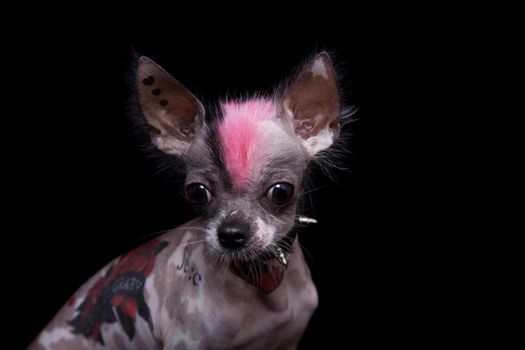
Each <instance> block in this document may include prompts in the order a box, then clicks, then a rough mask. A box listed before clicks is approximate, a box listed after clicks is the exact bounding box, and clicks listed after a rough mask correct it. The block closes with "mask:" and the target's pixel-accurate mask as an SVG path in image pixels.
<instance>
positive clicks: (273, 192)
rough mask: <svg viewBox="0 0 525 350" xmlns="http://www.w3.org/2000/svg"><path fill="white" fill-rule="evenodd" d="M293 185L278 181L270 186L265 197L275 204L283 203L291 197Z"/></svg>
mask: <svg viewBox="0 0 525 350" xmlns="http://www.w3.org/2000/svg"><path fill="white" fill-rule="evenodd" d="M292 196H293V185H291V184H289V183H286V182H279V183H276V184H275V185H273V186H272V187H270V189H269V190H268V193H267V194H266V197H267V198H268V199H269V200H271V201H272V202H274V203H275V204H279V205H283V204H286V203H288V202H289V201H290V199H292Z"/></svg>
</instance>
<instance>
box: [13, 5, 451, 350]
mask: <svg viewBox="0 0 525 350" xmlns="http://www.w3.org/2000/svg"><path fill="white" fill-rule="evenodd" d="M336 12H337V11H336ZM178 16H180V15H178ZM117 17H118V16H117ZM177 18H178V19H180V17H177ZM192 18H193V17H192ZM314 18H317V17H316V16H315V15H314V14H311V18H310V17H304V18H300V19H299V20H297V21H294V22H290V21H287V18H286V16H283V17H281V16H278V15H276V14H274V17H272V16H271V15H269V16H268V17H267V18H266V19H264V20H262V21H256V22H255V23H250V22H251V21H250V20H245V21H242V22H240V21H231V20H221V19H220V18H219V19H218V20H217V21H213V22H207V21H204V20H203V21H198V22H196V23H195V24H194V27H192V26H185V25H181V24H180V23H179V24H176V23H173V22H167V23H164V22H163V23H162V24H160V23H154V24H149V22H148V24H147V25H146V24H145V23H142V22H140V21H136V22H134V21H130V22H128V23H127V24H125V25H124V24H117V22H116V21H115V22H114V23H113V24H109V25H108V23H105V26H104V27H101V26H99V25H98V23H96V21H95V20H93V21H90V22H89V23H88V24H86V25H85V26H83V25H79V24H78V23H74V22H75V21H74V20H71V21H67V22H68V23H67V24H66V23H62V22H61V23H60V25H59V26H58V27H57V29H56V30H55V29H49V28H45V30H44V29H43V28H42V27H38V26H36V27H34V29H32V32H31V36H30V38H29V39H24V40H15V45H14V46H13V47H14V48H13V49H10V51H11V53H10V54H9V55H8V57H7V58H8V60H9V61H10V64H8V65H6V66H5V67H6V72H5V74H6V76H9V78H6V80H5V81H6V83H7V84H10V90H11V92H12V93H13V98H12V99H10V100H8V101H6V105H8V106H9V107H14V108H13V109H12V111H13V112H10V113H9V116H8V117H6V119H7V121H9V122H12V124H13V125H11V123H9V124H7V123H6V124H5V134H6V135H7V136H9V137H8V138H6V140H7V141H8V145H9V146H8V148H6V150H7V151H8V152H7V153H8V154H7V155H6V157H7V158H9V160H10V161H11V162H12V163H11V164H12V166H10V167H9V168H8V169H7V170H6V172H7V174H8V176H9V178H10V180H9V182H7V183H6V185H7V187H8V189H6V192H7V191H8V190H9V192H11V193H13V192H14V195H13V196H8V197H6V198H7V200H8V202H9V211H7V214H8V215H7V216H8V219H12V220H13V222H14V225H13V226H12V228H11V229H10V230H11V232H10V233H9V240H8V242H7V244H6V245H5V248H4V249H6V251H9V252H14V253H15V256H14V257H13V258H10V260H9V261H8V262H7V263H6V264H8V265H6V266H7V267H8V268H7V269H6V270H8V271H7V272H8V278H9V283H8V284H7V286H6V287H4V288H5V289H7V291H8V293H9V294H10V296H9V299H7V300H8V304H9V306H10V307H11V308H12V310H13V312H12V313H11V314H10V319H11V321H12V322H11V323H12V324H13V325H23V327H20V328H18V331H17V334H20V336H17V337H16V339H15V342H16V343H17V346H16V347H23V346H25V345H27V344H28V343H29V342H30V341H31V340H32V339H33V338H34V337H35V336H36V335H37V333H38V332H39V331H40V330H41V329H42V328H43V327H44V326H45V324H46V323H47V322H48V321H49V320H50V319H51V318H52V316H53V315H54V314H55V312H56V311H57V310H58V309H59V308H60V306H61V305H62V304H63V303H64V302H65V301H66V300H67V299H68V298H69V296H70V295H71V294H72V293H73V292H74V291H75V290H76V289H77V288H78V286H80V285H81V284H82V283H83V282H84V281H85V280H86V279H88V278H89V277H90V276H91V275H92V274H94V273H95V272H96V271H97V270H98V269H100V268H101V267H102V266H104V265H105V264H106V263H107V262H108V261H110V260H111V259H113V258H114V257H116V256H118V255H120V254H122V253H124V252H126V251H128V250H129V249H131V248H133V247H135V246H136V245H138V244H140V243H141V242H144V241H146V240H147V239H148V237H150V236H149V235H151V234H153V233H155V232H159V231H162V230H166V229H168V228H170V227H173V226H176V225H179V224H182V223H184V222H185V221H187V220H188V219H190V218H191V217H192V213H191V212H190V211H189V210H188V209H187V206H186V204H185V203H184V201H183V200H182V198H181V197H180V195H179V194H178V191H177V189H176V188H175V187H174V186H173V185H171V184H170V183H169V182H167V181H166V179H165V178H164V177H163V176H157V175H156V167H155V162H154V161H153V160H151V159H147V157H145V155H144V153H143V152H142V151H141V149H140V147H138V146H137V142H136V139H135V138H134V136H133V130H132V129H131V128H130V126H129V121H128V118H127V116H126V99H127V97H128V94H129V89H128V86H127V84H126V79H127V76H128V75H129V70H130V66H131V60H132V56H131V52H132V50H133V49H134V50H137V51H138V52H139V53H142V54H145V55H147V56H150V57H152V58H154V59H155V60H156V61H157V62H158V63H160V64H161V65H162V66H163V67H164V68H166V69H167V70H168V71H169V72H171V73H172V74H173V75H174V76H175V77H176V78H177V79H178V80H179V81H181V82H182V83H184V84H185V85H186V86H187V87H188V88H189V89H190V90H192V91H193V92H195V93H196V94H197V96H199V97H200V98H201V99H203V100H205V101H213V100H214V99H217V98H219V97H224V96H225V95H226V94H227V93H230V94H239V93H243V92H255V91H260V90H263V91H268V89H269V88H271V87H272V86H274V85H275V84H277V83H278V82H279V81H281V80H282V79H283V78H286V77H287V76H288V75H289V74H290V72H291V71H292V70H293V69H295V68H296V67H297V66H298V65H299V64H300V63H302V62H304V60H305V59H306V58H307V57H309V56H310V55H312V54H313V53H315V52H319V51H321V50H323V49H328V50H330V51H331V52H332V53H333V57H334V59H335V63H336V65H337V68H338V70H339V71H340V73H341V79H342V81H341V82H342V86H343V87H344V88H345V91H344V94H345V98H346V100H347V103H348V104H354V105H358V106H359V107H360V110H359V112H358V114H357V115H356V117H357V118H358V121H356V122H355V123H354V124H352V125H351V128H352V129H351V131H352V133H353V136H352V138H351V140H350V142H349V143H348V148H349V149H350V150H351V151H352V154H351V155H349V156H348V164H349V165H350V167H351V169H352V170H351V172H349V173H344V174H339V177H338V181H337V183H336V184H334V183H330V182H329V181H328V180H327V179H326V178H323V177H322V176H320V177H318V178H317V180H316V183H315V185H316V186H315V187H316V188H319V189H318V190H316V191H315V192H314V193H313V209H312V210H310V212H309V213H310V214H312V216H313V217H315V218H317V219H318V220H319V222H320V223H319V225H317V226H315V227H312V228H309V229H307V230H305V231H304V232H302V233H301V234H300V238H301V241H302V242H303V244H304V246H305V248H306V249H307V250H308V252H309V255H310V256H311V258H310V259H309V263H310V266H311V269H312V273H313V278H314V280H315V283H316V285H317V287H318V291H319V296H320V304H319V308H318V310H317V312H316V314H315V315H314V317H313V319H312V321H311V323H310V325H309V327H308V329H307V331H306V333H305V335H304V339H303V341H302V342H301V347H300V348H302V349H309V348H316V346H318V344H324V346H328V347H330V348H335V347H336V344H341V343H343V344H348V345H349V346H354V345H355V346H358V345H362V344H366V345H367V346H370V347H371V346H375V345H385V344H389V345H393V344H397V345H408V344H415V345H421V344H429V343H430V344H436V343H437V342H440V341H442V339H443V336H444V334H450V333H451V332H452V333H453V332H455V331H454V330H453V329H449V328H447V326H446V325H443V324H441V321H440V316H442V315H443V313H446V308H447V302H448V299H447V298H448V297H447V295H448V293H449V292H448V291H447V290H446V288H445V287H443V286H441V285H440V284H439V283H438V282H437V281H439V280H440V278H442V276H441V275H440V274H441V273H442V272H438V271H439V266H437V265H439V264H443V265H444V264H447V263H446V262H445V261H446V259H445V260H440V261H438V262H435V261H434V259H433V257H434V256H435V255H436V252H437V250H438V249H439V248H438V247H439V246H440V245H441V244H442V240H443V239H446V238H443V236H441V235H437V234H436V233H435V232H436V231H437V229H438V226H439V224H438V222H437V221H432V220H426V219H427V215H428V211H430V206H431V204H429V202H428V201H426V200H425V198H428V197H430V196H431V195H432V193H434V192H435V191H436V186H437V185H436V183H428V182H427V181H426V180H425V179H424V177H423V174H424V173H425V172H426V171H428V170H429V169H428V162H427V161H428V158H429V157H430V155H429V152H427V149H426V147H427V146H428V143H429V142H428V137H429V135H430V134H431V132H430V131H429V130H430V129H431V128H432V127H433V125H432V124H433V123H432V122H429V121H430V120H433V118H434V115H435V114H436V113H437V112H436V108H435V106H434V105H433V103H429V100H430V99H431V98H433V92H434V89H435V87H433V86H432V85H433V82H435V81H437V80H438V76H439V75H440V74H441V73H442V72H441V71H440V68H439V67H443V62H445V61H446V59H447V58H446V57H445V55H446V52H443V51H442V50H440V48H439V47H438V46H434V44H435V43H436V40H435V38H434V36H433V34H432V33H431V32H427V33H425V34H421V33H416V32H417V30H422V28H423V26H424V22H425V19H424V18H423V19H421V23H414V24H412V25H408V26H403V25H402V24H401V23H397V21H395V20H392V21H391V22H382V19H378V18H376V19H374V18H372V19H370V20H367V21H364V20H363V21H358V19H359V14H356V13H340V14H339V15H337V17H331V15H330V16H328V15H326V16H324V17H323V18H324V20H323V22H315V21H314ZM296 19H297V18H296ZM174 22H177V21H175V20H174ZM79 27H80V28H79ZM196 28H198V29H196ZM421 37H423V38H424V39H423V40H422V39H421ZM430 62H433V63H430ZM434 62H441V64H438V65H436V64H434ZM436 84H437V83H436Z"/></svg>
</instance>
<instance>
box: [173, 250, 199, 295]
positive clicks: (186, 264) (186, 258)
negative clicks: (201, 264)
mask: <svg viewBox="0 0 525 350" xmlns="http://www.w3.org/2000/svg"><path fill="white" fill-rule="evenodd" d="M175 268H176V269H177V271H182V272H183V273H184V274H186V275H188V281H191V283H192V284H193V285H194V286H198V285H199V283H200V282H201V281H202V276H201V274H200V273H198V272H196V271H195V268H194V267H191V263H190V253H188V249H187V247H185V248H184V251H183V253H182V261H181V262H180V264H179V265H177V266H176V267H175ZM190 270H191V271H190Z"/></svg>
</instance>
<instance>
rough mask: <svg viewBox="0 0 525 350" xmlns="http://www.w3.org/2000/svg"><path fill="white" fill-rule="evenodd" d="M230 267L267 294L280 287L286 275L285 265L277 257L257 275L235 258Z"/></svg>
mask: <svg viewBox="0 0 525 350" xmlns="http://www.w3.org/2000/svg"><path fill="white" fill-rule="evenodd" d="M230 269H231V270H232V271H233V273H235V274H236V275H237V276H239V277H240V278H242V279H243V280H245V281H246V282H248V283H250V284H251V285H254V286H256V287H257V288H259V289H260V290H262V291H263V292H264V293H265V294H270V293H271V292H273V291H274V290H275V289H276V288H277V287H279V285H280V284H281V281H282V279H283V276H284V266H283V265H281V264H280V263H279V262H278V261H277V260H275V259H272V260H270V261H269V262H268V263H267V264H266V268H265V269H264V270H263V271H262V273H260V272H259V273H257V276H255V275H254V274H252V273H250V272H249V269H248V268H247V267H246V266H244V265H243V263H242V262H241V261H240V260H234V261H233V262H232V264H231V265H230Z"/></svg>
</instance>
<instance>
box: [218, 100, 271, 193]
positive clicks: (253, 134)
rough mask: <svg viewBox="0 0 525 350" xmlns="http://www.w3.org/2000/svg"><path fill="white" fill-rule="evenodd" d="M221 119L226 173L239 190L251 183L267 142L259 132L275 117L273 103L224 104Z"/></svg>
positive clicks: (256, 101) (261, 101)
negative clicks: (263, 123)
mask: <svg viewBox="0 0 525 350" xmlns="http://www.w3.org/2000/svg"><path fill="white" fill-rule="evenodd" d="M221 107H222V113H223V116H224V119H223V120H222V121H221V123H220V125H219V139H220V142H221V144H222V147H223V152H224V154H223V155H224V160H225V163H226V169H227V170H228V173H229V174H230V176H231V177H232V180H233V183H234V186H235V187H237V188H239V189H242V188H243V187H245V185H246V184H247V183H248V182H249V181H250V178H251V173H252V170H253V167H254V165H255V164H260V161H261V159H260V157H261V155H262V154H264V152H263V151H264V149H265V148H266V146H267V142H266V140H265V139H264V137H263V135H262V134H261V132H260V130H259V126H260V124H261V123H262V122H264V121H265V120H270V119H272V118H273V117H274V116H275V115H276V110H277V105H276V103H275V102H274V101H273V100H270V99H264V98H255V99H250V100H247V101H246V102H237V101H226V102H223V103H222V104H221Z"/></svg>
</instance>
